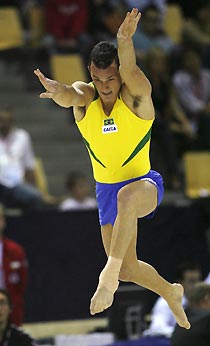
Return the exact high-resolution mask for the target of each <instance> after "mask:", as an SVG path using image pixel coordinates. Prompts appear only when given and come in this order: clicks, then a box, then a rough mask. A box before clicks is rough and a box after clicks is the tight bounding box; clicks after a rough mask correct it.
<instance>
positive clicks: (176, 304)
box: [165, 284, 190, 329]
mask: <svg viewBox="0 0 210 346" xmlns="http://www.w3.org/2000/svg"><path fill="white" fill-rule="evenodd" d="M183 294H184V289H183V287H182V285H180V284H173V285H172V290H171V291H170V293H169V294H168V296H167V297H166V298H165V299H166V301H167V303H168V305H169V307H170V309H171V311H172V312H173V314H174V316H175V318H176V321H177V323H178V325H179V326H180V327H183V328H186V329H190V323H189V321H188V319H187V316H186V314H185V312H184V309H183V307H182V297H183Z"/></svg>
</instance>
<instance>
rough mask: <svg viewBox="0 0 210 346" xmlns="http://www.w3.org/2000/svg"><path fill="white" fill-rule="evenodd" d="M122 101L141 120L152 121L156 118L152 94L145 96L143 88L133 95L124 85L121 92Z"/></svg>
mask: <svg viewBox="0 0 210 346" xmlns="http://www.w3.org/2000/svg"><path fill="white" fill-rule="evenodd" d="M121 95H122V100H123V102H124V103H125V104H126V106H127V107H128V108H129V109H130V110H131V111H132V112H133V113H134V114H135V115H136V116H137V117H139V118H141V119H144V120H152V119H154V117H155V110H154V106H153V102H152V97H151V94H149V93H148V94H144V93H142V92H141V88H139V90H138V91H137V92H135V93H131V92H130V90H129V89H128V87H127V86H126V85H125V84H123V85H122V90H121Z"/></svg>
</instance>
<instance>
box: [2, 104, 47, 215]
mask: <svg viewBox="0 0 210 346" xmlns="http://www.w3.org/2000/svg"><path fill="white" fill-rule="evenodd" d="M13 122H14V119H13V112H12V110H11V109H9V108H5V109H1V110H0V201H1V202H2V203H4V204H5V205H6V206H7V207H20V208H23V209H29V208H38V207H41V206H42V205H43V199H42V195H41V193H40V192H39V191H38V189H36V187H35V186H34V184H35V175H34V167H35V157H34V153H33V149H32V144H31V139H30V136H29V134H28V133H27V132H26V131H25V130H23V129H17V128H15V127H14V124H13Z"/></svg>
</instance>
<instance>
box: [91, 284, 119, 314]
mask: <svg viewBox="0 0 210 346" xmlns="http://www.w3.org/2000/svg"><path fill="white" fill-rule="evenodd" d="M113 299H114V294H113V293H112V292H110V291H109V290H108V289H107V288H106V287H98V288H97V290H96V292H95V294H94V296H93V297H92V299H91V303H90V313H91V315H95V314H97V313H99V312H102V311H104V310H106V309H107V308H109V307H110V306H111V305H112V303H113Z"/></svg>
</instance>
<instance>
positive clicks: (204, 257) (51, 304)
mask: <svg viewBox="0 0 210 346" xmlns="http://www.w3.org/2000/svg"><path fill="white" fill-rule="evenodd" d="M206 227H207V223H206V217H205V215H204V212H203V208H201V207H200V206H199V205H198V204H196V203H194V204H192V205H188V206H183V207H174V206H162V207H160V208H159V209H158V211H157V213H156V215H155V217H154V218H153V219H150V220H149V219H144V220H140V222H139V239H138V245H137V251H138V254H139V258H140V259H142V260H144V261H146V262H149V263H150V264H152V265H154V266H155V268H156V269H157V270H158V271H159V273H160V274H161V275H163V276H164V277H165V278H166V279H168V280H170V281H173V280H174V279H175V267H176V265H177V264H179V263H180V262H182V261H185V260H190V259H194V260H197V261H198V262H199V263H200V264H201V267H202V271H203V276H205V275H206V274H207V273H208V271H209V268H210V260H209V253H208V247H207V242H206V234H205V232H206ZM5 233H6V236H8V237H10V238H11V239H14V240H16V241H17V242H19V243H20V244H22V245H23V246H24V247H25V250H26V253H27V256H28V261H29V284H28V289H27V293H26V317H25V320H26V322H36V321H53V320H69V319H77V318H88V317H90V314H89V301H90V299H91V297H92V295H93V293H94V290H95V288H96V286H97V280H98V275H99V273H100V271H101V270H102V268H103V266H104V264H105V261H106V257H105V253H104V250H103V247H102V242H101V235H100V227H99V224H98V213H97V211H84V212H66V213H60V212H57V211H45V212H36V213H35V212H34V213H28V214H25V215H23V216H15V217H14V216H13V217H8V220H7V229H6V232H5ZM100 316H104V315H100Z"/></svg>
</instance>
